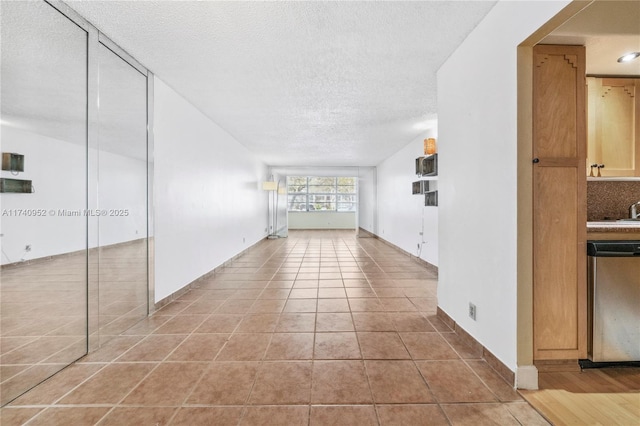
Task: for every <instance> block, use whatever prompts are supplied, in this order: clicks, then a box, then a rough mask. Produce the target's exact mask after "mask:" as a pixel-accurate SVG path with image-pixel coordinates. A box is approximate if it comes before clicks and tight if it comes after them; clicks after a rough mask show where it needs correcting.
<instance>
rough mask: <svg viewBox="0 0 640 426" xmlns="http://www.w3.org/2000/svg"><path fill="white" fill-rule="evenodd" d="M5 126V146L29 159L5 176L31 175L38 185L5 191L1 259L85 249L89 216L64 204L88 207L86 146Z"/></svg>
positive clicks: (27, 177)
mask: <svg viewBox="0 0 640 426" xmlns="http://www.w3.org/2000/svg"><path fill="white" fill-rule="evenodd" d="M1 131H2V152H14V153H18V154H22V155H24V163H25V165H24V172H21V173H18V175H16V176H13V175H12V174H11V172H9V171H2V177H3V178H10V179H21V180H22V179H24V180H31V181H32V182H33V187H34V190H35V192H34V193H32V194H11V193H4V194H1V195H0V202H1V205H0V208H1V209H2V213H1V214H2V216H1V218H0V220H1V222H0V223H1V224H2V227H1V233H2V234H3V236H2V240H1V244H2V264H7V263H14V262H19V261H20V260H22V259H24V260H29V259H35V258H40V257H45V256H52V255H56V254H61V253H68V252H73V251H76V250H83V249H85V248H86V247H87V243H86V238H87V224H86V223H87V219H86V217H84V216H65V215H63V214H59V213H60V212H59V210H70V211H80V212H82V211H83V210H84V209H86V207H87V182H86V173H87V172H86V170H87V168H86V161H87V160H86V157H87V152H86V148H85V147H84V146H81V145H77V144H73V143H69V142H66V141H62V140H58V139H54V138H50V137H47V136H44V135H40V134H36V133H32V132H30V131H26V130H23V129H18V128H15V127H10V126H5V125H3V126H2V129H1ZM20 210H23V212H20ZM26 245H31V251H30V252H26V251H25V246H26Z"/></svg>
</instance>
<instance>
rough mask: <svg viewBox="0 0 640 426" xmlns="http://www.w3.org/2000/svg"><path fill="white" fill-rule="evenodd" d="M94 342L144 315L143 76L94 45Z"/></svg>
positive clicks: (145, 157) (144, 96) (144, 121)
mask: <svg viewBox="0 0 640 426" xmlns="http://www.w3.org/2000/svg"><path fill="white" fill-rule="evenodd" d="M98 73H99V81H100V84H99V89H98V93H99V106H98V135H97V140H98V147H97V149H98V151H97V155H95V156H94V155H92V156H91V158H97V173H98V177H97V187H98V191H97V208H98V209H99V211H100V215H99V216H98V217H97V221H98V246H99V248H98V288H99V329H100V343H101V344H102V343H104V342H105V341H107V340H109V339H110V338H112V337H113V336H115V335H118V334H120V333H121V332H122V331H124V330H126V329H127V328H129V327H131V325H133V324H134V323H135V322H137V321H139V320H140V319H142V318H144V317H145V316H146V315H147V301H148V295H147V280H148V279H147V275H148V274H147V251H148V246H147V77H146V76H145V75H143V74H141V73H140V72H139V71H138V70H136V69H135V68H134V67H132V66H131V65H129V64H128V63H127V62H126V61H125V60H123V59H122V58H121V57H120V56H118V55H117V54H115V53H114V52H113V51H112V50H110V49H109V48H108V47H107V46H105V45H104V44H102V43H101V44H99V46H98Z"/></svg>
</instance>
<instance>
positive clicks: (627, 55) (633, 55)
mask: <svg viewBox="0 0 640 426" xmlns="http://www.w3.org/2000/svg"><path fill="white" fill-rule="evenodd" d="M638 57H640V52H630V53H625V54H624V55H622V56H620V57H619V58H618V62H620V63H624V62H631V61H633V60H634V59H636V58H638Z"/></svg>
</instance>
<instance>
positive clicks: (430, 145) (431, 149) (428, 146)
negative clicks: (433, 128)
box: [424, 138, 436, 155]
mask: <svg viewBox="0 0 640 426" xmlns="http://www.w3.org/2000/svg"><path fill="white" fill-rule="evenodd" d="M435 153H436V140H435V138H428V139H425V140H424V155H431V154H435Z"/></svg>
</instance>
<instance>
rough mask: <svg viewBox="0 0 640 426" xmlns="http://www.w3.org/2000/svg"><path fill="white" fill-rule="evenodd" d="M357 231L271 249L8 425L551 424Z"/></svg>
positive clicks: (112, 347)
mask: <svg viewBox="0 0 640 426" xmlns="http://www.w3.org/2000/svg"><path fill="white" fill-rule="evenodd" d="M436 285H437V278H436V276H434V274H432V273H431V272H429V271H428V270H426V269H425V268H424V267H423V266H422V265H420V264H418V263H416V262H414V261H412V260H411V259H409V258H408V257H407V256H406V255H404V254H402V253H400V252H398V251H397V250H395V249H393V248H391V247H389V246H387V245H385V244H384V243H382V242H381V241H379V240H377V239H373V238H357V236H356V235H355V233H354V232H353V231H291V232H290V234H289V238H286V239H280V240H263V241H262V242H260V243H259V244H258V245H257V246H255V247H253V248H252V249H250V250H249V251H248V252H246V253H245V254H244V255H242V256H240V257H238V258H237V259H235V260H233V261H232V262H229V264H228V265H227V266H225V267H224V268H222V269H221V271H220V272H218V273H215V274H213V275H212V276H211V277H209V278H207V279H204V280H201V281H199V282H198V283H197V284H196V288H193V289H192V290H191V291H189V292H188V293H186V294H184V295H183V296H181V297H180V298H178V299H177V300H175V301H174V302H172V303H170V304H168V305H166V306H165V307H163V308H162V309H160V310H158V311H156V312H155V313H154V314H153V315H152V316H151V317H149V318H147V319H145V320H143V321H142V322H140V323H138V324H136V325H135V326H133V327H132V328H130V329H129V330H127V331H125V332H124V333H122V334H121V335H120V336H117V337H115V338H114V339H113V340H111V341H110V342H109V343H108V344H107V345H105V346H104V347H102V348H101V349H99V350H98V351H96V352H94V353H91V354H89V355H88V356H86V357H84V358H83V359H81V360H80V361H79V362H77V363H76V364H74V365H72V366H71V367H69V368H67V369H65V370H63V371H62V372H60V373H59V374H57V375H55V376H54V377H52V378H51V379H49V380H48V381H46V382H44V383H43V384H41V385H39V386H37V387H36V388H34V389H32V390H31V391H30V392H27V393H26V394H24V395H22V396H21V397H19V398H17V399H16V400H15V401H13V402H12V403H11V404H9V405H8V406H7V407H6V408H4V409H2V413H1V422H2V425H4V426H9V425H14V424H16V425H18V424H24V423H26V422H28V424H29V425H56V424H59V425H69V424H73V425H91V424H100V425H124V424H136V425H156V424H157V425H166V424H170V425H199V424H203V425H227V424H229V425H237V424H240V425H259V424H265V425H334V424H335V425H369V424H371V425H377V424H380V425H391V424H406V425H420V424H429V425H437V424H454V425H480V424H501V425H508V424H515V425H517V424H528V425H536V424H547V423H546V421H545V420H544V419H543V418H542V417H541V416H540V415H539V414H538V413H537V412H536V411H535V410H534V409H533V408H531V406H530V405H529V404H528V403H527V402H525V401H524V399H522V398H521V397H520V395H519V394H518V393H517V392H516V391H514V390H513V389H512V388H511V386H510V385H508V384H507V383H506V382H505V381H503V380H502V379H501V378H500V377H499V376H498V375H497V374H496V373H495V372H494V371H493V370H492V369H491V368H490V367H489V366H488V365H487V364H486V363H485V362H484V361H483V360H482V359H481V358H480V354H479V353H474V352H473V351H472V350H471V349H470V348H469V347H468V346H466V345H465V344H464V343H462V342H461V341H460V340H459V339H458V338H457V336H456V335H455V334H454V333H453V332H452V330H451V329H449V328H448V327H447V326H446V325H445V324H444V323H442V322H441V321H439V320H438V319H437V318H436V315H435V313H436V306H437V302H436Z"/></svg>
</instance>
